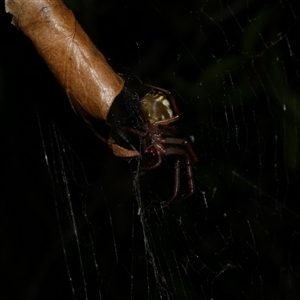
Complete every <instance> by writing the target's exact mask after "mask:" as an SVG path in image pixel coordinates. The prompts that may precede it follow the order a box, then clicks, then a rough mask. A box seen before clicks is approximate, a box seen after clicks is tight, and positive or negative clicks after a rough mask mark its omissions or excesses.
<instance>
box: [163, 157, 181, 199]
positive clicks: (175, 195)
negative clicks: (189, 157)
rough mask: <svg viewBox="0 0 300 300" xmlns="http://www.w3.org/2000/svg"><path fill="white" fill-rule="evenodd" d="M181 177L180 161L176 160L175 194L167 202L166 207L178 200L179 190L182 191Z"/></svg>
mask: <svg viewBox="0 0 300 300" xmlns="http://www.w3.org/2000/svg"><path fill="white" fill-rule="evenodd" d="M179 175H180V160H179V158H178V159H176V162H175V179H174V192H173V196H172V198H171V199H170V200H169V201H168V202H167V204H166V205H169V204H170V203H172V202H174V200H175V199H176V197H177V195H178V192H179V189H180V180H179Z"/></svg>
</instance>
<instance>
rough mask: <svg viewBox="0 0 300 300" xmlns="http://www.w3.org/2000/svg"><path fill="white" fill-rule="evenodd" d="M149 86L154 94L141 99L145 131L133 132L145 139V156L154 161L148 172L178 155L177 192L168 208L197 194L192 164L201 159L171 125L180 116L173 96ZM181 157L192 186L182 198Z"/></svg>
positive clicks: (148, 167)
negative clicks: (183, 158)
mask: <svg viewBox="0 0 300 300" xmlns="http://www.w3.org/2000/svg"><path fill="white" fill-rule="evenodd" d="M147 86H149V87H150V88H151V91H150V92H148V93H147V94H146V95H145V96H144V97H142V98H141V100H140V109H141V113H142V116H143V118H144V121H145V122H144V125H143V130H137V129H129V130H130V131H131V132H133V133H135V134H138V135H139V136H141V137H142V138H143V142H142V145H143V157H144V158H145V160H146V161H148V162H149V161H150V162H151V164H150V165H149V166H147V167H146V170H152V169H155V168H157V167H159V166H160V165H161V163H162V157H163V156H169V155H172V156H175V181H174V191H173V196H172V197H171V199H170V200H169V201H168V202H166V203H165V206H167V205H169V204H170V203H175V202H180V201H183V200H185V199H187V198H189V197H190V196H192V195H193V194H194V193H195V184H194V178H193V172H192V164H193V163H195V162H197V161H198V158H197V156H196V154H195V152H194V151H193V149H192V146H191V144H190V142H189V141H187V140H186V139H181V138H177V137H175V130H174V127H173V126H171V125H170V124H172V123H174V122H176V121H178V119H179V115H180V113H179V110H178V108H177V104H176V101H175V98H174V96H173V95H172V93H171V92H170V91H168V90H165V89H162V88H159V87H156V86H151V85H147ZM181 157H185V162H186V164H185V168H186V171H187V179H188V187H189V189H188V192H187V193H186V194H185V195H183V196H179V191H180V170H181V168H182V166H181V162H180V158H181Z"/></svg>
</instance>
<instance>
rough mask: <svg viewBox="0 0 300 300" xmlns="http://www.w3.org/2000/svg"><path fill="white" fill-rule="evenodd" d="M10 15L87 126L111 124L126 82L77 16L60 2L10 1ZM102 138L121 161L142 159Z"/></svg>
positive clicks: (8, 4) (53, 0) (41, 0)
mask: <svg viewBox="0 0 300 300" xmlns="http://www.w3.org/2000/svg"><path fill="white" fill-rule="evenodd" d="M5 9H6V12H8V13H10V14H11V15H12V17H13V18H12V24H14V25H16V26H17V27H18V28H19V29H21V30H22V31H23V32H24V33H25V35H27V36H28V37H29V38H30V39H31V40H32V42H33V44H34V45H35V47H36V49H37V51H38V52H39V54H40V55H41V56H42V57H43V59H44V60H45V61H46V63H47V65H48V66H49V68H50V70H51V71H52V72H53V74H54V75H55V77H56V78H57V80H58V81H59V83H60V84H61V85H62V87H63V88H64V90H65V91H66V94H67V95H68V98H69V100H70V103H71V106H72V108H73V110H74V111H75V112H76V113H77V114H78V115H80V116H81V117H82V118H84V120H85V121H87V118H86V117H92V118H95V119H98V120H105V121H107V115H108V112H109V109H110V107H111V105H112V103H113V101H114V100H115V98H116V96H117V95H118V94H119V93H120V92H121V90H122V89H123V86H124V81H123V79H122V78H121V77H120V76H118V75H117V74H116V73H115V72H114V71H113V69H112V68H111V67H110V66H109V64H108V63H107V61H106V59H105V57H104V56H103V55H102V53H100V52H99V50H98V49H97V48H96V47H95V45H94V44H93V43H92V41H91V40H90V39H89V37H88V35H87V34H86V33H85V32H84V30H83V29H82V27H81V26H80V24H79V23H78V22H77V21H76V19H75V17H74V14H73V13H72V11H71V10H69V9H68V8H67V7H66V6H65V5H64V3H63V2H62V1H60V0H5ZM87 122H88V121H87ZM88 123H89V122H88ZM97 136H98V137H99V138H100V139H101V140H103V141H104V142H106V143H107V145H108V146H109V147H111V149H112V151H113V152H114V154H115V155H117V156H121V157H132V156H138V155H139V153H138V152H136V151H132V150H128V149H125V148H122V147H121V146H119V145H117V144H115V143H114V141H113V140H112V139H111V138H109V139H108V140H107V139H105V138H103V137H101V136H100V135H99V134H97Z"/></svg>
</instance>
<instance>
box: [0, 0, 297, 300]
mask: <svg viewBox="0 0 300 300" xmlns="http://www.w3.org/2000/svg"><path fill="white" fill-rule="evenodd" d="M66 2H67V1H66ZM67 4H68V5H69V7H70V8H72V9H73V10H74V12H75V14H76V16H77V18H78V19H79V22H80V23H81V24H82V26H83V27H84V29H85V30H86V31H87V32H88V34H89V35H90V36H91V38H92V40H93V41H95V43H96V44H97V45H98V47H99V48H100V50H101V51H102V52H103V53H104V55H105V56H106V57H107V58H108V59H109V61H110V63H111V65H112V66H113V68H114V70H117V71H118V72H120V73H121V75H122V76H123V77H124V78H125V79H126V82H127V86H128V87H129V88H132V89H133V90H134V86H136V84H137V83H140V82H144V83H148V84H152V85H156V86H159V87H162V88H165V89H168V90H170V91H172V93H173V94H174V96H175V99H176V101H177V104H178V106H179V109H180V112H181V118H180V120H179V121H178V122H177V124H176V126H177V136H178V137H180V138H189V139H191V140H192V141H193V148H194V150H195V152H196V153H197V155H198V157H199V162H198V163H196V164H195V165H194V166H193V175H194V180H195V185H196V194H195V195H194V196H193V197H191V198H189V199H187V200H185V201H183V202H180V203H178V204H174V205H170V206H168V207H166V208H164V209H162V210H157V211H155V210H154V209H153V206H154V207H157V205H159V203H161V202H163V201H167V200H168V199H170V197H171V196H172V193H173V188H174V161H172V159H171V158H168V157H167V158H165V159H164V161H163V164H162V166H161V167H160V168H157V169H155V170H152V171H149V172H146V173H145V174H142V173H143V167H142V166H143V161H142V160H141V159H140V158H133V159H127V160H126V159H120V158H116V157H114V156H113V155H112V154H111V152H110V151H109V149H106V147H105V146H104V145H103V144H102V143H101V142H100V141H99V140H97V138H96V137H94V136H93V133H91V132H90V130H89V129H88V128H87V127H86V126H85V124H84V123H83V122H82V121H81V120H79V119H78V118H76V116H74V114H73V112H72V111H71V109H70V107H69V104H68V102H67V100H66V99H65V96H64V95H63V93H62V91H61V90H60V89H59V87H58V86H57V83H56V81H55V80H54V79H53V78H52V75H51V74H49V71H48V70H47V68H46V67H45V65H44V63H43V62H42V61H41V60H40V59H39V58H38V57H37V55H36V53H35V52H34V50H33V48H32V46H31V44H30V42H29V41H28V40H27V39H26V38H24V37H22V36H21V35H20V33H17V32H15V31H14V29H13V28H10V27H9V24H8V23H9V17H5V22H6V23H7V24H6V23H5V22H3V24H4V23H5V24H4V25H3V27H1V28H4V27H5V28H8V29H5V30H3V31H2V32H1V33H2V36H4V37H5V38H4V37H3V38H4V41H5V42H6V43H5V45H6V46H5V48H4V50H5V51H4V50H3V51H4V52H3V55H2V57H5V58H6V59H5V60H3V62H2V66H3V68H2V69H3V70H4V71H5V73H4V71H3V74H7V75H5V76H2V78H3V80H2V82H3V85H2V88H3V89H2V91H3V93H2V94H3V97H5V99H9V101H7V102H4V101H3V102H2V104H1V105H2V107H3V109H1V112H4V113H2V119H3V122H2V124H3V126H2V128H3V130H2V135H3V140H4V142H5V143H4V144H5V147H3V148H2V155H1V157H2V158H3V165H4V168H3V178H4V179H5V180H4V181H3V183H4V184H3V188H2V191H3V201H2V202H3V204H2V209H1V219H2V221H1V235H2V240H3V241H5V243H4V244H5V246H4V247H3V246H2V250H1V257H3V260H2V262H1V264H2V267H1V269H2V272H1V279H2V280H1V282H2V285H3V286H2V287H1V293H2V294H3V297H1V298H3V299H16V298H20V297H21V298H22V299H63V298H64V299H298V298H299V296H300V290H299V286H300V285H299V283H300V270H299V268H300V257H299V255H300V254H299V253H300V248H299V247H300V228H299V167H300V165H299V163H300V162H299V121H300V118H299V114H300V108H299V96H300V93H299V92H300V91H299V72H298V68H299V46H298V43H297V42H298V39H297V33H298V31H299V30H300V24H299V17H300V13H299V10H298V8H297V5H296V3H294V2H292V1H285V0H284V1H268V2H261V1H257V0H253V1H227V2H223V1H219V2H212V1H178V2H175V3H174V1H173V2H164V3H160V2H158V1H146V2H141V3H140V2H137V1H125V2H124V1H101V3H98V2H97V1H92V0H91V1H89V2H87V1H79V0H78V1H68V3H67ZM1 22H2V21H1ZM4 33H5V34H4ZM7 33H8V34H7ZM10 39H11V40H10ZM17 43H18V44H20V43H22V45H24V47H23V48H22V49H24V52H22V53H21V54H20V53H19V50H16V49H15V45H16V44H17ZM16 53H18V54H16ZM17 55H18V56H17ZM27 78H28V79H27ZM129 99H130V97H129ZM128 105H129V104H128ZM135 105H136V103H135V101H132V104H131V105H130V106H129V107H127V113H128V114H129V121H130V122H131V121H132V120H133V121H132V122H133V123H132V124H135V125H132V126H141V124H140V117H139V116H138V115H137V114H136V106H135ZM116 125H118V124H116ZM118 134H119V135H120V134H121V135H120V141H121V142H124V143H127V145H128V146H129V147H135V148H137V149H139V147H141V145H140V143H139V139H136V140H132V139H131V138H132V137H131V136H130V135H128V134H126V133H124V132H123V133H121V132H118ZM186 184H187V178H186V173H185V172H183V173H182V177H181V193H183V194H184V192H185V189H186ZM16 286H17V287H18V289H16V288H15V287H16ZM2 294H1V296H2Z"/></svg>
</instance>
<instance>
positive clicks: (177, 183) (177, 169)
mask: <svg viewBox="0 0 300 300" xmlns="http://www.w3.org/2000/svg"><path fill="white" fill-rule="evenodd" d="M165 140H167V141H168V143H169V144H171V141H170V140H172V142H173V144H185V145H188V144H189V143H188V142H187V141H186V140H183V139H176V138H167V139H165ZM165 155H184V156H185V160H186V170H187V176H188V185H189V191H188V193H187V194H186V195H184V196H183V197H181V198H177V196H178V193H179V189H180V178H179V177H180V159H179V158H177V159H176V162H175V183H174V193H173V196H172V198H171V199H170V200H169V201H168V202H167V204H166V205H169V204H170V203H177V202H181V201H183V200H185V199H187V198H189V197H190V196H192V195H193V194H194V193H195V183H194V178H193V171H192V164H193V163H194V161H195V159H198V158H197V156H196V154H195V153H194V151H190V149H189V148H188V147H187V150H183V149H178V148H167V149H166V150H165ZM192 155H194V156H192ZM191 157H192V158H191Z"/></svg>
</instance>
